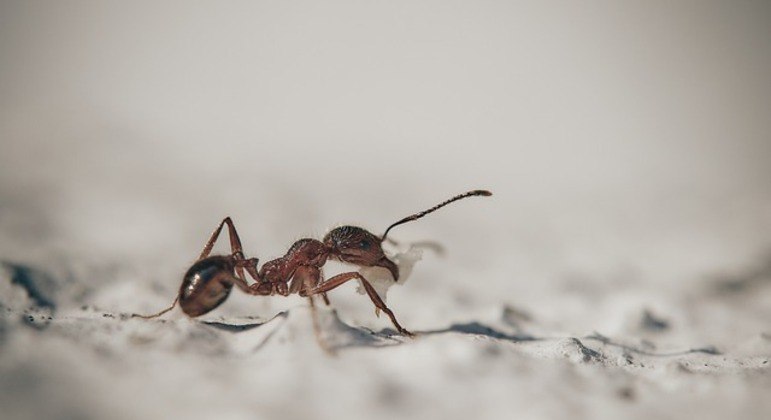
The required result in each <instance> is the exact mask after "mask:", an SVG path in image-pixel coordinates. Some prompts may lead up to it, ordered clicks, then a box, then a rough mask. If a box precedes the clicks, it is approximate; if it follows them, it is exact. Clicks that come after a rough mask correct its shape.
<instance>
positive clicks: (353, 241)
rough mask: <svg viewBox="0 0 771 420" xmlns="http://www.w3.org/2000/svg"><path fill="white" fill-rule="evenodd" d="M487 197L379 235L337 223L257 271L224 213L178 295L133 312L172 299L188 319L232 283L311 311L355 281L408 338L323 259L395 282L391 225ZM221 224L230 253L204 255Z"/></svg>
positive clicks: (219, 299) (218, 299) (214, 303)
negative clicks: (294, 298)
mask: <svg viewBox="0 0 771 420" xmlns="http://www.w3.org/2000/svg"><path fill="white" fill-rule="evenodd" d="M490 195H492V193H491V192H489V191H486V190H473V191H469V192H466V193H463V194H459V195H456V196H455V197H452V198H450V199H449V200H446V201H444V202H442V203H439V204H437V205H436V206H434V207H431V208H430V209H428V210H424V211H422V212H420V213H415V214H413V215H411V216H407V217H405V218H403V219H401V220H399V221H397V222H396V223H394V224H392V225H391V226H389V227H388V228H387V229H386V230H385V233H383V236H381V237H378V236H376V235H374V234H372V233H370V232H369V231H367V230H365V229H362V228H360V227H356V226H340V227H337V228H335V229H332V231H330V232H329V233H328V234H327V235H326V236H324V239H323V240H322V241H318V240H316V239H310V238H304V239H300V240H298V241H297V242H295V243H294V244H293V245H292V246H291V247H290V248H289V251H287V253H286V254H285V255H284V256H283V257H279V258H276V259H274V260H272V261H268V262H266V263H264V264H263V265H262V268H260V269H259V270H257V263H258V259H257V258H246V257H245V256H244V253H243V252H242V250H241V239H240V238H239V237H238V232H236V228H235V225H234V224H233V221H232V220H231V219H230V217H226V218H225V219H223V220H222V222H220V224H219V226H217V228H216V229H215V230H214V232H213V233H212V235H211V237H210V238H209V241H208V242H206V246H204V248H203V251H202V252H201V255H200V256H199V257H198V260H196V262H195V263H194V264H193V265H192V266H191V267H190V269H188V270H187V273H185V275H184V277H183V280H182V286H181V287H180V288H179V294H178V295H177V298H176V299H174V302H173V303H172V304H171V306H170V307H168V308H166V309H164V310H162V311H161V312H158V313H156V314H153V315H139V314H134V315H133V316H136V317H140V318H145V319H150V318H155V317H158V316H161V315H163V314H165V313H166V312H169V311H170V310H172V309H174V307H175V306H176V305H177V303H179V306H180V307H181V308H182V311H183V312H184V313H185V314H186V315H187V316H189V317H191V318H194V317H197V316H201V315H203V314H206V313H208V312H210V311H212V310H213V309H215V308H217V307H218V306H219V305H221V304H222V303H223V302H224V301H225V299H227V297H228V295H229V294H230V291H231V290H232V289H233V286H234V285H235V286H236V287H238V288H239V289H241V291H243V292H245V293H247V294H250V295H255V296H272V295H276V294H278V295H281V296H289V295H290V294H293V293H297V294H299V295H300V296H302V297H308V299H309V300H310V304H311V308H312V309H314V302H313V296H315V295H320V296H321V297H322V298H323V300H324V302H325V303H326V304H327V305H329V299H328V298H327V292H329V291H330V290H332V289H334V288H336V287H338V286H340V285H342V284H344V283H346V282H348V281H349V280H353V279H357V280H359V281H360V282H361V284H362V286H363V287H364V290H365V291H366V292H367V294H368V295H369V298H370V299H371V300H372V303H373V304H374V305H375V308H376V313H377V311H378V310H380V311H383V312H384V313H385V314H386V315H388V317H389V318H390V319H391V323H393V325H394V327H396V330H397V331H398V332H399V333H401V334H403V335H407V336H412V335H413V334H412V333H411V332H409V331H407V330H406V329H405V328H404V327H402V326H401V325H400V324H399V322H398V321H397V320H396V316H394V313H393V312H392V311H391V310H390V309H388V307H387V306H386V304H385V302H383V300H382V299H381V298H380V296H379V295H378V294H377V292H376V291H375V289H374V287H372V284H370V282H369V281H367V279H365V278H364V277H363V276H362V275H361V274H359V273H358V272H348V273H341V274H338V275H336V276H333V277H331V278H329V279H327V280H323V275H322V267H323V266H324V264H326V262H327V260H329V259H334V260H338V261H342V262H347V263H351V264H355V265H358V266H363V267H373V266H378V267H383V268H385V269H387V270H388V271H389V272H390V273H391V276H392V277H393V279H394V281H396V280H398V279H399V268H398V267H397V266H396V264H395V263H394V262H393V261H391V260H390V259H388V257H386V255H385V253H384V252H383V248H382V243H383V242H384V241H385V240H386V237H387V236H388V232H389V231H390V230H391V229H393V228H394V227H396V226H399V225H401V224H404V223H407V222H411V221H414V220H418V219H420V218H422V217H423V216H425V215H427V214H429V213H432V212H434V211H436V210H438V209H440V208H442V207H444V206H446V205H448V204H450V203H452V202H454V201H458V200H461V199H464V198H467V197H472V196H490ZM225 225H227V227H228V235H229V237H230V249H231V254H230V255H214V256H210V255H209V254H210V253H211V250H212V248H213V247H214V243H215V242H216V241H217V238H218V237H219V235H220V233H221V232H222V229H223V227H224V226H225ZM244 272H246V273H249V275H250V276H251V277H252V278H253V279H254V280H255V281H256V283H253V284H251V285H250V284H248V283H247V282H246V275H245V274H244ZM314 313H315V312H314Z"/></svg>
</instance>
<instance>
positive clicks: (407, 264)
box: [356, 245, 423, 302]
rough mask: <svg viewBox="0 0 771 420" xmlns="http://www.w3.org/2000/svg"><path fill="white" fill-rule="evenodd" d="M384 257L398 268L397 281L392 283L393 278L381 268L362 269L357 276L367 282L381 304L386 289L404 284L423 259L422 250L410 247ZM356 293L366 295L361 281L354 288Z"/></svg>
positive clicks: (384, 297) (385, 294) (387, 253)
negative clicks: (378, 297)
mask: <svg viewBox="0 0 771 420" xmlns="http://www.w3.org/2000/svg"><path fill="white" fill-rule="evenodd" d="M386 255H387V256H388V258H389V259H390V260H391V261H393V262H394V263H396V265H397V266H398V267H399V280H398V281H394V279H393V277H391V272H390V271H388V270H387V269H385V268H383V267H363V268H362V269H360V270H359V274H361V275H362V276H364V278H366V279H367V280H369V282H370V284H372V287H374V288H375V291H376V292H377V294H378V295H380V298H381V299H383V302H385V301H386V298H387V294H388V289H389V288H390V287H391V286H393V285H394V284H404V283H405V282H406V281H407V279H408V278H409V277H410V274H411V273H412V267H414V266H415V263H417V262H418V261H420V260H421V259H422V258H423V250H422V249H420V248H417V247H415V246H413V245H410V246H409V248H407V249H406V250H404V251H397V252H396V253H394V254H393V255H390V253H389V252H386ZM356 291H357V292H359V293H361V294H362V295H364V294H367V291H366V290H364V286H362V285H361V281H360V282H359V287H357V288H356Z"/></svg>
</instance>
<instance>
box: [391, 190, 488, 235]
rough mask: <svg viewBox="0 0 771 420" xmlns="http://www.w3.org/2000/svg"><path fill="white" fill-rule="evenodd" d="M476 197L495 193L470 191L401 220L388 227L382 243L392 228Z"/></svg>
mask: <svg viewBox="0 0 771 420" xmlns="http://www.w3.org/2000/svg"><path fill="white" fill-rule="evenodd" d="M475 195H481V196H485V197H489V196H491V195H493V193H491V192H490V191H487V190H474V191H469V192H466V193H463V194H459V195H456V196H455V197H453V198H451V199H449V200H447V201H444V202H442V203H439V204H437V205H435V206H434V207H431V208H430V209H428V210H423V211H421V212H420V213H415V214H413V215H412V216H407V217H405V218H404V219H402V220H399V221H398V222H396V223H394V224H392V225H391V226H388V229H386V230H385V233H384V234H383V237H382V238H380V242H383V241H385V238H386V236H388V231H389V230H391V229H392V228H394V227H396V226H399V225H401V224H403V223H407V222H411V221H413V220H418V219H420V218H421V217H423V216H425V215H427V214H429V213H433V212H435V211H437V210H439V209H440V208H442V207H444V206H446V205H448V204H450V203H452V202H453V201H458V200H462V199H464V198H466V197H473V196H475Z"/></svg>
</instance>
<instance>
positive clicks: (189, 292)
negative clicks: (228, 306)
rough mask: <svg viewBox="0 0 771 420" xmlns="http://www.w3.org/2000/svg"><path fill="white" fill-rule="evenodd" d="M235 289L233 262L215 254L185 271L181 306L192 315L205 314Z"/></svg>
mask: <svg viewBox="0 0 771 420" xmlns="http://www.w3.org/2000/svg"><path fill="white" fill-rule="evenodd" d="M231 289H233V262H232V260H231V258H230V257H224V256H215V257H209V258H204V259H202V260H199V261H198V262H196V263H195V264H193V266H192V267H190V269H189V270H187V273H185V277H184V279H183V280H182V287H181V288H180V289H179V306H180V307H181V308H182V311H183V312H184V313H185V314H187V315H188V316H190V317H196V316H200V315H203V314H205V313H207V312H209V311H211V310H213V309H215V308H216V307H218V306H220V304H222V302H224V301H225V299H227V297H228V295H229V294H230V291H231Z"/></svg>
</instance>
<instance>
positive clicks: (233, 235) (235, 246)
mask: <svg viewBox="0 0 771 420" xmlns="http://www.w3.org/2000/svg"><path fill="white" fill-rule="evenodd" d="M226 224H227V225H228V236H229V237H230V251H231V252H232V253H233V256H234V257H235V258H236V260H237V261H241V260H244V253H243V250H242V249H241V238H239V237H238V232H237V231H236V227H235V225H234V224H233V220H232V219H230V217H226V218H224V219H222V221H221V222H220V224H219V226H217V229H215V230H214V232H213V233H212V234H211V237H209V240H208V241H207V242H206V245H205V246H204V247H203V251H201V255H200V256H199V257H198V259H199V260H202V259H204V258H206V257H208V256H209V254H210V253H211V250H212V248H214V243H215V242H216V241H217V238H218V237H219V236H220V232H222V227H223V226H225V225H226ZM236 273H237V274H238V277H240V278H241V279H244V280H245V279H246V276H245V275H244V269H243V266H241V265H236ZM250 274H251V273H250Z"/></svg>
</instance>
